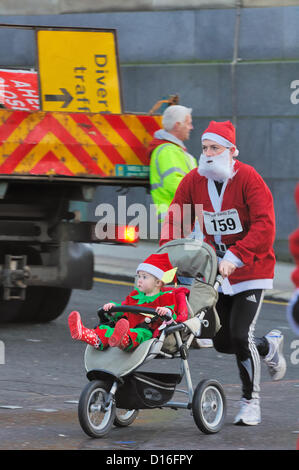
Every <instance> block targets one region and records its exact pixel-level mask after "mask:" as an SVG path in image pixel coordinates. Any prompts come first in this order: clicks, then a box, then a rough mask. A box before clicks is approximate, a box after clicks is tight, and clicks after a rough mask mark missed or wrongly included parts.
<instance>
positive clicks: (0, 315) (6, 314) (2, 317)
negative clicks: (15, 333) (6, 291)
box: [0, 293, 23, 324]
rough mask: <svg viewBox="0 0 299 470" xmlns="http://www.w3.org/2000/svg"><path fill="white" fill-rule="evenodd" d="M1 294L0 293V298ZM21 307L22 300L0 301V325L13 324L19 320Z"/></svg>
mask: <svg viewBox="0 0 299 470" xmlns="http://www.w3.org/2000/svg"><path fill="white" fill-rule="evenodd" d="M1 297H2V294H1V293H0V298H1ZM22 307H23V301H22V300H1V301H0V324H1V323H13V322H16V321H18V320H19V318H20V312H21V310H22Z"/></svg>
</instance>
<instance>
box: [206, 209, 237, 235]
mask: <svg viewBox="0 0 299 470" xmlns="http://www.w3.org/2000/svg"><path fill="white" fill-rule="evenodd" d="M203 217H204V224H205V228H206V231H207V233H208V234H209V235H230V234H233V233H239V232H242V231H243V227H242V224H241V221H240V217H239V214H238V211H237V209H229V210H227V211H221V212H207V211H204V212H203Z"/></svg>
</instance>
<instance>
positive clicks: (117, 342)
mask: <svg viewBox="0 0 299 470" xmlns="http://www.w3.org/2000/svg"><path fill="white" fill-rule="evenodd" d="M128 330H129V322H128V320H126V319H125V318H121V319H120V320H119V321H118V322H117V323H116V324H115V327H114V332H113V334H112V336H110V338H109V340H108V344H109V346H111V347H115V346H120V347H121V343H122V341H123V339H124V336H126V335H127V333H128Z"/></svg>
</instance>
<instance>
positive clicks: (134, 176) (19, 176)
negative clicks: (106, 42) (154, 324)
mask: <svg viewBox="0 0 299 470" xmlns="http://www.w3.org/2000/svg"><path fill="white" fill-rule="evenodd" d="M1 26H3V27H5V26H6V27H7V28H11V27H12V26H11V25H1ZM16 27H17V28H22V26H18V25H17V26H16ZM25 28H27V29H28V28H29V27H28V26H25ZM35 29H36V28H35ZM53 29H54V30H61V29H60V28H53ZM49 30H51V28H46V29H45V31H46V32H49ZM66 30H67V31H68V30H70V28H66ZM84 31H86V30H84ZM42 32H43V30H42ZM42 37H43V36H42ZM74 37H75V36H74ZM82 37H83V36H82ZM84 37H85V36H84ZM48 38H49V36H48V35H47V36H46V38H45V39H46V42H45V49H44V50H45V51H47V52H48V44H49V39H48ZM80 38H81V36H80ZM94 44H95V43H94V42H93V43H92V45H93V47H94V50H95V51H96V52H97V47H96V46H94ZM100 45H101V41H100ZM58 49H59V44H58ZM70 52H72V46H71V51H70ZM77 57H78V49H76V60H77ZM83 57H84V58H85V50H83ZM94 57H97V58H98V57H100V55H95V52H94ZM101 57H103V56H101ZM105 57H106V56H105ZM54 58H55V59H56V58H57V56H54ZM40 62H41V59H40ZM106 62H107V60H106V58H105V63H106ZM61 63H62V65H64V62H63V61H62V62H61ZM78 63H79V61H78ZM110 63H112V61H111V62H110ZM80 64H81V62H80V63H79V65H80ZM45 66H46V67H47V66H48V63H47V61H46V62H45ZM73 69H74V70H75V78H77V77H78V69H80V70H84V73H85V72H86V70H87V67H83V66H82V65H80V67H79V66H78V67H77V66H76V67H73ZM116 69H117V67H116V66H115V70H116ZM109 70H110V73H111V68H110V69H109ZM47 71H48V69H46V72H47ZM60 72H61V70H60ZM96 72H98V70H97V71H96ZM86 73H87V72H86ZM46 75H47V73H46ZM57 75H58V74H56V75H53V80H55V79H58V80H60V77H59V75H58V78H57ZM62 75H63V74H62V73H61V76H62ZM97 77H99V74H97ZM62 78H63V77H62ZM84 78H85V77H84ZM86 80H87V79H86ZM99 80H100V79H99V78H97V83H99ZM16 82H17V80H15V83H16ZM81 82H82V80H81ZM59 83H60V82H59ZM82 83H83V82H82ZM82 83H81V85H78V83H75V85H74V89H75V90H76V91H77V92H78V93H81V92H83V85H82ZM18 85H19V86H21V87H22V83H21V84H20V83H18ZM51 85H52V82H51V80H50V83H49V86H50V87H51ZM1 86H2V91H3V89H4V92H3V93H2V94H1V87H0V98H1V96H2V98H3V96H4V97H5V96H6V98H7V100H6V101H5V100H3V99H2V105H0V323H5V322H23V323H24V322H25V323H26V322H48V321H51V320H54V319H55V318H57V317H58V316H59V315H61V313H62V312H63V311H64V309H65V308H66V306H67V303H68V301H69V298H70V295H71V292H72V290H73V289H83V290H90V289H92V285H93V276H94V255H93V249H92V246H91V244H92V243H122V244H125V243H136V242H137V241H138V229H137V228H136V227H130V228H128V227H126V226H125V225H124V226H114V227H111V226H110V227H109V228H108V227H105V226H104V227H102V230H101V233H102V234H103V233H104V234H106V236H105V237H103V236H101V237H100V238H99V237H98V236H97V233H98V231H99V230H98V231H97V230H96V228H97V229H99V222H95V221H94V220H90V221H89V220H83V219H82V217H80V211H78V209H74V207H76V206H75V204H76V203H77V205H78V204H79V205H80V204H81V205H82V203H88V202H91V201H92V200H93V199H94V196H95V191H96V188H97V187H98V186H99V185H110V186H111V185H114V186H118V187H119V186H122V187H125V188H128V187H133V186H145V187H146V186H147V185H148V184H149V182H148V174H149V167H148V165H149V162H148V159H147V150H146V148H147V145H148V143H149V141H150V140H151V138H152V135H153V133H154V132H155V131H156V130H157V129H159V128H160V127H161V116H159V115H153V114H150V113H148V114H130V113H125V112H123V111H122V108H121V111H120V112H119V113H111V112H107V113H105V112H94V111H93V110H91V111H90V110H89V109H88V108H86V109H84V108H83V107H82V105H81V109H79V111H80V112H77V111H76V110H75V111H74V110H71V106H70V107H69V109H70V110H68V105H69V103H70V101H71V99H72V98H71V97H70V94H69V92H67V99H66V101H64V102H62V103H57V100H60V99H61V97H60V96H58V98H57V95H49V94H46V93H45V92H44V93H43V94H42V92H41V91H40V94H42V95H43V96H44V97H45V99H46V100H48V101H49V102H50V103H49V105H50V106H54V110H51V109H50V110H49V109H48V110H47V109H44V108H42V107H39V108H38V107H37V106H36V101H37V100H36V96H34V95H32V93H28V92H27V97H28V96H29V97H30V99H29V100H27V101H28V102H29V101H30V102H31V103H33V104H34V103H35V108H38V109H35V108H33V109H31V110H26V109H25V110H24V109H20V107H21V105H20V103H21V102H20V100H18V99H14V98H15V96H14V92H13V91H10V92H8V91H7V88H5V87H6V86H7V85H6V82H5V81H4V79H2V82H1ZM53 88H54V86H53ZM40 90H41V85H40ZM60 90H61V91H62V92H66V90H65V88H63V86H61V88H60ZM85 92H86V87H85V82H84V93H85ZM98 92H99V90H98V89H97V90H96V93H97V96H98ZM102 93H104V92H102ZM105 93H107V91H106V90H105ZM0 101H1V100H0ZM77 101H78V103H79V102H80V99H79V98H78V100H77ZM87 102H89V99H88V98H87V97H86V95H84V104H85V103H87ZM73 104H74V100H73V103H72V106H73ZM55 106H56V108H58V110H55V109H56V108H55ZM16 108H17V109H16ZM99 202H100V201H99ZM104 225H105V224H104ZM106 225H107V224H106Z"/></svg>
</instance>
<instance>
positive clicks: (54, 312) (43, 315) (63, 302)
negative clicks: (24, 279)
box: [31, 287, 72, 323]
mask: <svg viewBox="0 0 299 470" xmlns="http://www.w3.org/2000/svg"><path fill="white" fill-rule="evenodd" d="M42 289H43V299H42V301H41V304H40V306H39V309H38V311H36V313H35V316H34V318H32V319H31V320H33V321H36V322H39V323H46V322H49V321H52V320H55V318H57V317H59V316H60V315H61V314H62V313H63V311H64V309H65V308H66V306H67V304H68V302H69V300H70V296H71V293H72V289H67V288H64V287H43V288H42Z"/></svg>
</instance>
